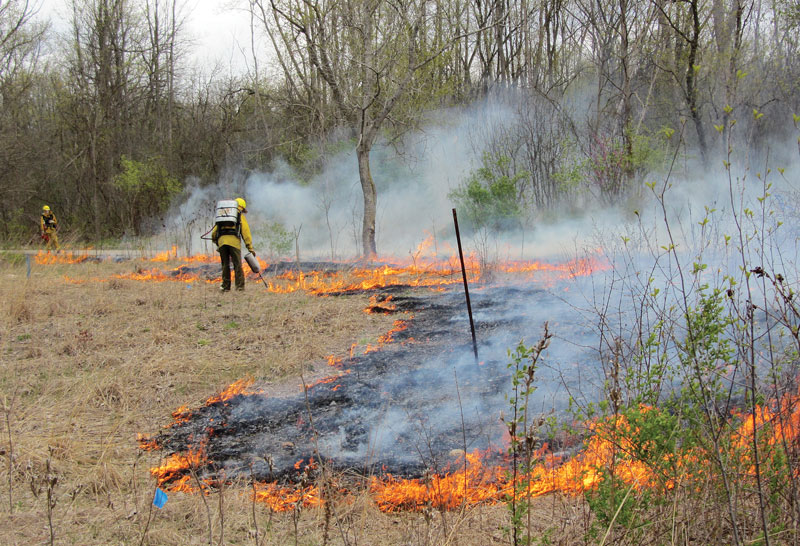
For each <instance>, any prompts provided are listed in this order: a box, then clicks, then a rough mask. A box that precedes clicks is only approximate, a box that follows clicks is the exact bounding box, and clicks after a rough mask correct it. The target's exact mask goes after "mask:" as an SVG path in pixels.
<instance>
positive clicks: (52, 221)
mask: <svg viewBox="0 0 800 546" xmlns="http://www.w3.org/2000/svg"><path fill="white" fill-rule="evenodd" d="M39 223H40V224H41V230H42V233H53V232H54V231H55V230H56V229H57V228H58V220H56V215H55V213H54V212H53V211H50V214H49V215H47V214H44V213H42V217H41V218H40V219H39Z"/></svg>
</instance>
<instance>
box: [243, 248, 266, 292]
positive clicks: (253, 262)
mask: <svg viewBox="0 0 800 546" xmlns="http://www.w3.org/2000/svg"><path fill="white" fill-rule="evenodd" d="M244 261H246V262H247V265H249V266H250V271H252V272H253V273H255V274H256V275H258V278H259V279H261V282H263V283H264V287H265V288H266V289H267V290H269V286H267V281H265V280H264V277H262V276H261V266H260V265H259V264H258V260H257V259H256V257H255V255H254V254H253V253H252V252H248V253H247V254H245V255H244Z"/></svg>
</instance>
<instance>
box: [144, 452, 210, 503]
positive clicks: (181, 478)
mask: <svg viewBox="0 0 800 546" xmlns="http://www.w3.org/2000/svg"><path fill="white" fill-rule="evenodd" d="M207 462H208V459H207V458H206V455H205V448H204V447H203V446H202V445H201V446H200V447H199V448H198V449H196V450H189V451H186V452H184V453H173V454H172V455H170V456H169V457H167V459H166V460H165V461H164V463H163V464H162V465H161V466H156V467H153V468H151V469H150V474H151V475H152V476H153V477H154V478H156V482H157V484H158V486H159V487H162V486H166V488H167V490H169V491H184V492H191V491H192V489H191V487H190V486H189V484H188V481H189V479H190V477H191V476H190V475H189V474H186V472H188V471H191V470H196V469H198V468H200V467H201V466H203V465H204V464H205V463H207Z"/></svg>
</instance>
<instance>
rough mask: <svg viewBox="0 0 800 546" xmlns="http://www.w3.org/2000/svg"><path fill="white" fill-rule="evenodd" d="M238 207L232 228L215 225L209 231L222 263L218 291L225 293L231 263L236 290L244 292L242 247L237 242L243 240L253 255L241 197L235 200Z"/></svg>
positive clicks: (228, 286)
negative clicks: (220, 282) (220, 283)
mask: <svg viewBox="0 0 800 546" xmlns="http://www.w3.org/2000/svg"><path fill="white" fill-rule="evenodd" d="M236 203H237V205H238V211H239V213H238V215H237V221H236V223H235V225H233V226H223V225H220V224H217V225H215V226H214V229H212V230H211V240H212V241H213V242H214V244H215V245H217V250H218V251H219V258H220V261H221V262H222V286H221V287H220V290H222V291H223V292H227V291H229V290H230V289H231V269H230V265H229V264H230V263H231V262H233V271H234V275H235V278H236V290H244V269H242V245H241V242H240V240H239V238H240V237H241V239H243V240H244V244H245V246H246V247H247V250H249V251H250V252H252V253H253V255H254V256H255V251H254V250H253V236H252V235H251V234H250V226H249V225H248V224H247V218H245V216H244V214H245V213H246V212H247V203H245V201H244V199H242V198H241V197H237V198H236Z"/></svg>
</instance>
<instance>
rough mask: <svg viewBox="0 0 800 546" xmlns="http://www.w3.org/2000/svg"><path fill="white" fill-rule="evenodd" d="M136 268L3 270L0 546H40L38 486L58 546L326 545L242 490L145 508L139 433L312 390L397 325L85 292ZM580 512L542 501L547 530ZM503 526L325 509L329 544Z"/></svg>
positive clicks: (195, 298) (457, 535) (178, 287)
mask: <svg viewBox="0 0 800 546" xmlns="http://www.w3.org/2000/svg"><path fill="white" fill-rule="evenodd" d="M138 266H139V264H137V262H135V261H131V262H123V263H120V264H113V263H101V264H80V265H63V266H62V265H52V266H34V268H33V274H32V276H31V278H26V276H25V267H24V264H22V265H19V264H18V265H13V264H12V263H11V262H9V261H8V260H6V261H5V262H0V279H2V283H1V284H0V298H2V301H4V302H6V303H5V311H6V312H5V313H4V317H3V319H2V323H1V324H2V330H1V331H0V334H1V337H0V350H1V351H2V355H3V359H2V362H3V364H2V368H0V389H1V390H0V396H2V400H1V401H2V402H3V406H2V407H3V409H4V411H3V415H2V420H3V422H2V435H1V436H0V437H1V438H2V441H0V446H1V450H0V451H2V453H0V462H2V469H0V493H1V495H0V499H2V500H0V507H1V508H0V544H9V545H10V544H19V545H23V544H41V543H45V544H48V543H50V530H51V524H50V523H49V521H50V520H48V501H47V493H48V489H49V491H50V493H51V501H50V507H51V510H50V515H51V517H52V519H51V521H52V530H53V532H54V536H55V543H57V544H82V545H87V544H140V543H141V542H142V537H143V536H145V539H144V544H158V545H173V544H174V545H184V544H208V543H209V542H211V543H213V544H222V543H224V544H254V545H255V544H256V543H257V542H256V529H258V531H259V537H258V538H259V539H260V540H259V542H258V544H274V545H279V544H295V543H297V544H321V543H322V541H323V528H324V521H325V518H326V515H325V510H323V509H313V510H306V511H303V512H301V513H299V514H295V515H292V514H285V513H284V514H271V513H270V512H269V510H268V508H266V507H265V506H263V505H257V506H253V504H252V502H251V500H250V498H251V497H250V495H249V493H250V487H249V485H248V484H231V485H229V486H228V487H226V488H225V489H224V490H223V491H222V492H221V493H220V492H215V493H214V494H212V495H211V496H209V497H207V498H205V499H203V498H202V497H201V496H199V495H187V494H180V493H173V494H170V498H169V502H168V504H167V505H166V507H165V508H164V509H163V510H157V509H151V503H150V501H151V499H152V495H153V488H154V482H153V480H152V478H151V476H150V474H149V472H148V468H150V467H151V466H156V465H157V464H158V463H159V457H160V456H162V455H161V454H159V453H158V452H142V451H141V450H140V449H139V448H138V445H137V442H136V434H137V433H140V432H143V433H153V432H156V431H158V430H159V428H160V427H162V426H163V425H165V424H166V423H168V422H169V420H170V413H171V412H172V411H173V410H174V409H176V408H177V407H179V406H182V405H188V406H189V407H194V406H197V405H201V404H202V403H203V402H204V401H205V400H206V399H207V398H208V397H209V396H211V395H213V394H215V393H217V392H219V391H220V390H221V389H223V388H224V387H226V386H227V385H229V384H230V383H232V382H233V381H235V380H237V379H240V378H243V377H247V376H253V377H255V378H257V379H259V380H260V381H266V382H267V383H268V384H269V385H271V386H272V388H274V390H275V391H276V392H278V391H280V390H281V389H290V388H297V385H299V384H300V380H299V375H300V371H301V368H304V369H305V372H304V373H305V374H307V375H306V379H307V380H308V379H309V378H310V377H312V376H314V375H320V376H321V375H327V373H328V372H329V370H328V369H326V366H325V365H324V362H325V357H326V356H327V355H329V354H336V355H340V356H344V355H346V354H347V351H348V349H349V348H350V346H351V344H352V343H353V342H356V341H358V340H359V339H363V340H370V341H374V340H375V339H376V338H377V337H378V336H379V335H380V334H382V333H384V332H386V331H387V330H389V329H390V328H391V326H392V323H393V320H394V319H393V318H392V317H387V316H381V315H369V314H366V313H364V312H362V311H363V309H364V307H366V306H367V304H368V297H367V296H366V295H355V296H348V297H337V298H319V297H313V296H308V295H305V294H290V295H275V294H270V293H267V292H266V291H264V290H263V289H262V288H261V286H260V285H259V284H252V283H251V284H249V285H248V287H247V290H246V291H245V293H243V294H240V293H236V292H232V293H227V294H221V293H219V291H218V288H217V287H218V285H216V284H212V285H206V284H202V285H201V284H195V285H193V286H191V287H188V286H186V285H184V284H183V283H180V282H163V283H143V282H138V281H130V280H110V281H106V282H98V281H97V280H96V279H108V278H109V275H111V274H112V273H119V272H130V271H132V270H134V269H135V268H136V267H138ZM64 275H68V276H69V277H70V278H71V279H73V281H85V282H77V283H76V282H69V281H67V280H65V278H64ZM92 279H95V280H92ZM312 366H313V367H314V369H313V370H312V369H311V367H312ZM9 461H11V463H10V465H9ZM9 466H10V469H11V471H10V473H9ZM220 497H221V500H222V508H220ZM204 501H205V502H204ZM553 503H557V506H556V504H553ZM254 510H255V519H254V516H253V513H254ZM581 510H582V509H581V508H580V506H578V505H577V504H575V503H574V502H572V501H569V500H567V501H565V500H563V499H559V500H556V499H554V498H550V499H548V500H543V502H542V511H543V512H542V514H541V515H542V517H541V521H542V522H543V523H542V529H544V528H550V527H559V526H563V525H559V521H561V522H562V524H563V522H564V521H566V520H568V519H569V518H573V517H575V514H576V513H579V512H580V511H581ZM554 518H555V519H554ZM209 519H210V521H211V523H210V525H209ZM579 519H580V518H579ZM506 520H507V517H506V510H505V508H504V507H503V506H491V507H489V506H486V507H478V508H472V509H469V510H466V511H463V512H454V513H445V514H440V513H429V514H424V513H402V514H383V513H381V512H380V511H378V510H377V508H376V507H375V505H374V503H372V502H371V500H370V498H369V496H368V495H367V494H366V493H365V492H363V491H362V492H359V491H354V492H353V493H352V494H351V495H350V496H348V497H347V498H346V499H343V500H341V501H339V502H336V503H333V504H332V506H331V511H330V512H329V517H328V522H329V531H328V538H329V543H330V544H466V545H469V544H491V543H507V542H508V539H507V537H506V536H505V535H504V533H503V531H502V526H503V525H505V524H506ZM148 521H149V523H148ZM295 523H296V524H297V525H296V527H295ZM145 530H146V533H145ZM568 536H569V533H561V537H562V538H563V539H565V540H566V537H568ZM563 543H569V541H567V542H563Z"/></svg>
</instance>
